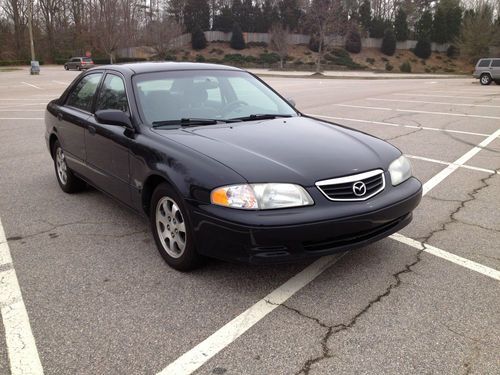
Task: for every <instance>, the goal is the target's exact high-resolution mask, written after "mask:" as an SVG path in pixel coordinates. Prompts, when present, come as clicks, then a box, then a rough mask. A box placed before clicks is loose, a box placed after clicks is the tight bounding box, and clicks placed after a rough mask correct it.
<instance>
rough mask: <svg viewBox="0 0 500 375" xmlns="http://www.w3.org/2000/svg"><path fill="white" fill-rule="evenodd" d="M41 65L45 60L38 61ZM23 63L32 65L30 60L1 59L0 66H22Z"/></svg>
mask: <svg viewBox="0 0 500 375" xmlns="http://www.w3.org/2000/svg"><path fill="white" fill-rule="evenodd" d="M38 62H39V63H40V65H43V61H38ZM21 65H31V61H30V60H0V66H21Z"/></svg>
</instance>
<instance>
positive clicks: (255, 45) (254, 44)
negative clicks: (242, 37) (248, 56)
mask: <svg viewBox="0 0 500 375" xmlns="http://www.w3.org/2000/svg"><path fill="white" fill-rule="evenodd" d="M247 47H263V48H266V47H267V43H266V42H248V43H247Z"/></svg>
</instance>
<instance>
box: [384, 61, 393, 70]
mask: <svg viewBox="0 0 500 375" xmlns="http://www.w3.org/2000/svg"><path fill="white" fill-rule="evenodd" d="M392 69H394V67H393V66H392V65H391V64H390V63H388V62H386V63H385V70H387V71H388V72H390V71H391V70H392Z"/></svg>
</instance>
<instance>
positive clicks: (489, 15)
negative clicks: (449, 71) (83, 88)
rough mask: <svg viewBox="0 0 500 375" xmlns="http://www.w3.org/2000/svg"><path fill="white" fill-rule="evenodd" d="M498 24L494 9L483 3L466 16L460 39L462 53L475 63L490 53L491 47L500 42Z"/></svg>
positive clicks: (459, 45) (459, 44)
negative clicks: (495, 20)
mask: <svg viewBox="0 0 500 375" xmlns="http://www.w3.org/2000/svg"><path fill="white" fill-rule="evenodd" d="M499 36H500V34H498V26H497V25H495V24H494V23H493V9H492V7H491V6H490V5H489V4H486V3H481V4H480V5H478V6H477V7H476V8H475V9H474V12H473V13H471V14H468V15H467V16H466V17H464V24H463V27H462V33H461V35H460V38H459V41H458V48H459V50H460V54H461V55H463V56H465V57H466V58H467V59H468V60H469V61H470V62H472V63H474V62H476V61H477V59H479V58H481V57H485V56H488V55H489V47H490V46H492V45H494V44H495V43H498V37H499Z"/></svg>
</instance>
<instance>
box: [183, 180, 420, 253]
mask: <svg viewBox="0 0 500 375" xmlns="http://www.w3.org/2000/svg"><path fill="white" fill-rule="evenodd" d="M313 189H314V188H311V191H310V193H313V194H315V192H314V190H313ZM421 197H422V185H421V183H420V182H419V181H418V180H417V179H415V178H411V179H409V180H408V181H406V182H404V183H402V184H401V185H399V186H397V187H389V188H388V189H386V190H385V191H384V192H382V193H380V194H379V195H378V196H375V197H373V198H371V199H368V200H367V201H364V202H330V201H327V200H326V198H324V197H322V195H321V193H319V194H318V195H315V196H314V197H313V199H314V200H315V202H316V205H315V206H310V207H302V208H296V209H282V210H269V211H265V212H264V211H242V210H234V209H230V208H224V207H216V206H212V205H201V206H195V205H193V206H191V220H192V221H193V227H194V228H195V236H196V242H197V243H196V245H197V248H198V251H199V252H200V253H201V254H203V255H207V256H210V257H215V258H219V259H224V260H231V261H239V262H250V263H281V262H290V261H295V260H300V259H305V258H310V257H319V256H323V255H328V254H333V253H336V252H341V251H345V250H348V249H354V248H357V247H361V246H365V245H367V244H370V243H372V242H375V241H378V240H380V239H382V238H384V237H387V236H389V235H391V234H392V233H395V232H397V231H398V230H400V229H401V228H403V227H405V226H406V225H408V224H409V223H410V222H411V220H412V211H413V210H414V209H415V207H417V205H418V204H419V202H420V200H421ZM321 199H323V201H321Z"/></svg>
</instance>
